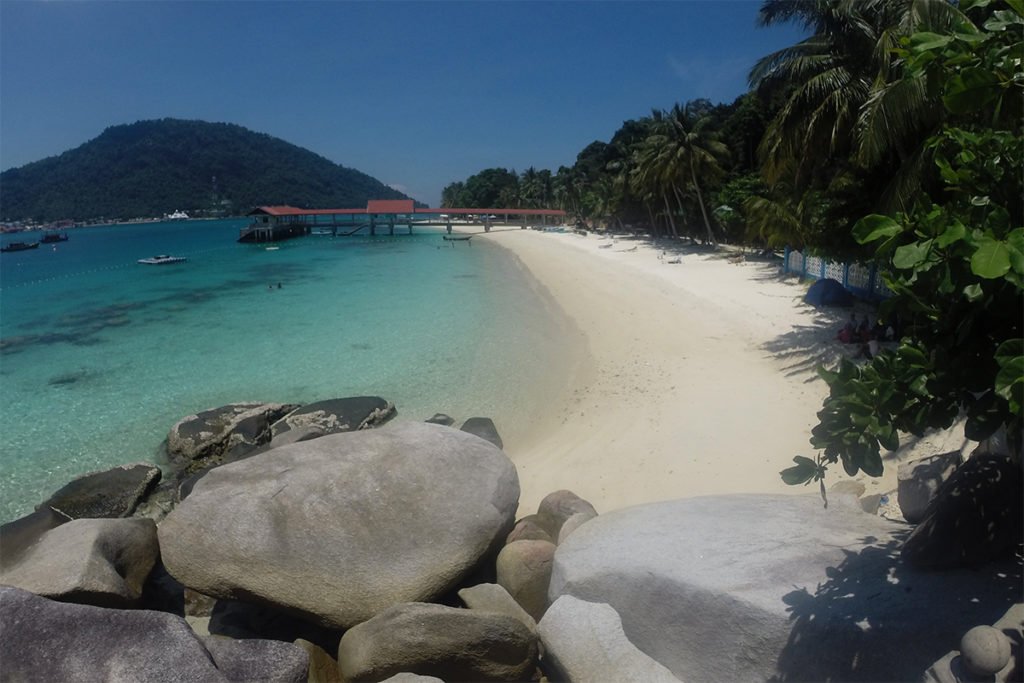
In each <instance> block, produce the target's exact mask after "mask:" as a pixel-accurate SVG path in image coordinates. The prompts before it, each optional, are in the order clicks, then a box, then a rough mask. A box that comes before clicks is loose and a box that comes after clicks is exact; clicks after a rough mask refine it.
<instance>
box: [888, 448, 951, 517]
mask: <svg viewBox="0 0 1024 683" xmlns="http://www.w3.org/2000/svg"><path fill="white" fill-rule="evenodd" d="M962 460H963V459H962V458H961V456H960V451H950V452H949V453H940V454H939V455H932V456H929V457H927V458H920V459H918V460H914V461H912V462H907V463H903V464H901V465H900V466H899V468H898V470H897V480H898V482H899V484H898V488H897V489H896V495H897V500H898V501H899V505H900V512H901V513H903V519H905V520H907V521H908V522H910V523H911V524H917V523H918V522H920V521H921V520H922V519H923V518H924V515H925V512H926V511H927V509H928V505H929V503H931V502H932V499H934V498H935V494H936V492H937V491H938V490H939V486H941V485H942V483H943V482H944V481H946V480H947V479H949V477H950V475H951V474H953V472H954V470H956V468H957V467H959V466H960V463H961V462H962Z"/></svg>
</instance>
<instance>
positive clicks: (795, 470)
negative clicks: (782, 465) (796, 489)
mask: <svg viewBox="0 0 1024 683" xmlns="http://www.w3.org/2000/svg"><path fill="white" fill-rule="evenodd" d="M793 462H795V463H796V466H794V467H788V468H786V469H784V470H782V471H781V472H779V474H780V475H781V476H782V481H784V482H785V483H787V484H789V485H790V486H796V485H798V484H807V483H809V482H810V481H811V480H812V479H813V478H814V475H815V474H817V473H818V465H817V463H815V462H814V461H813V460H811V459H810V458H805V457H804V456H802V455H798V456H796V457H795V458H793Z"/></svg>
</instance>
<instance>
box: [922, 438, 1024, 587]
mask: <svg viewBox="0 0 1024 683" xmlns="http://www.w3.org/2000/svg"><path fill="white" fill-rule="evenodd" d="M1022 490H1024V476H1022V474H1021V469H1020V465H1018V464H1017V463H1015V462H1013V461H1012V460H1010V459H1009V458H1006V457H1004V456H1001V455H975V456H972V457H970V458H968V459H967V461H966V462H964V464H963V465H961V466H960V467H958V468H957V470H956V471H955V472H953V474H952V475H950V477H949V479H947V480H946V481H945V482H944V483H943V484H942V486H940V487H939V490H938V491H937V492H936V494H935V499H934V500H932V502H931V504H930V505H929V506H928V510H927V512H926V513H925V516H924V519H923V520H921V523H920V524H919V525H918V526H917V527H916V528H915V529H914V532H913V533H912V534H911V535H910V538H908V539H907V542H906V544H905V545H904V547H903V558H904V559H905V560H906V561H907V562H909V563H910V564H912V565H914V566H915V567H921V568H929V569H940V568H947V567H973V566H977V565H981V564H985V563H986V562H989V561H991V560H994V559H998V558H1003V557H1010V556H1012V554H1013V553H1014V551H1016V550H1017V548H1018V547H1020V544H1021V541H1022V537H1024V503H1022V498H1021V491H1022Z"/></svg>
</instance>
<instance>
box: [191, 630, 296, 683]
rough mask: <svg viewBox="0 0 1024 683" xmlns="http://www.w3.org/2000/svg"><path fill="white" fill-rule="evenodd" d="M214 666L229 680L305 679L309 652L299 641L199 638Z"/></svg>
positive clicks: (286, 682) (284, 682)
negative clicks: (296, 643)
mask: <svg viewBox="0 0 1024 683" xmlns="http://www.w3.org/2000/svg"><path fill="white" fill-rule="evenodd" d="M200 640H201V641H202V643H203V645H204V646H205V647H206V650H207V652H209V653H210V657H212V658H213V661H214V664H215V665H216V666H217V670H218V671H220V673H221V674H223V675H224V676H225V677H226V678H227V679H228V680H229V681H268V682H269V681H273V682H274V683H306V681H307V680H308V678H309V653H308V652H307V651H306V650H305V649H304V648H302V647H301V646H299V645H293V644H292V643H283V642H281V641H279V640H232V639H231V638H220V637H218V636H205V637H202V638H200Z"/></svg>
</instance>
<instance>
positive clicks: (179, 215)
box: [164, 210, 188, 221]
mask: <svg viewBox="0 0 1024 683" xmlns="http://www.w3.org/2000/svg"><path fill="white" fill-rule="evenodd" d="M164 220H165V221H187V220H188V214H187V213H185V212H184V211H180V210H179V211H175V212H174V213H165V214H164Z"/></svg>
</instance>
